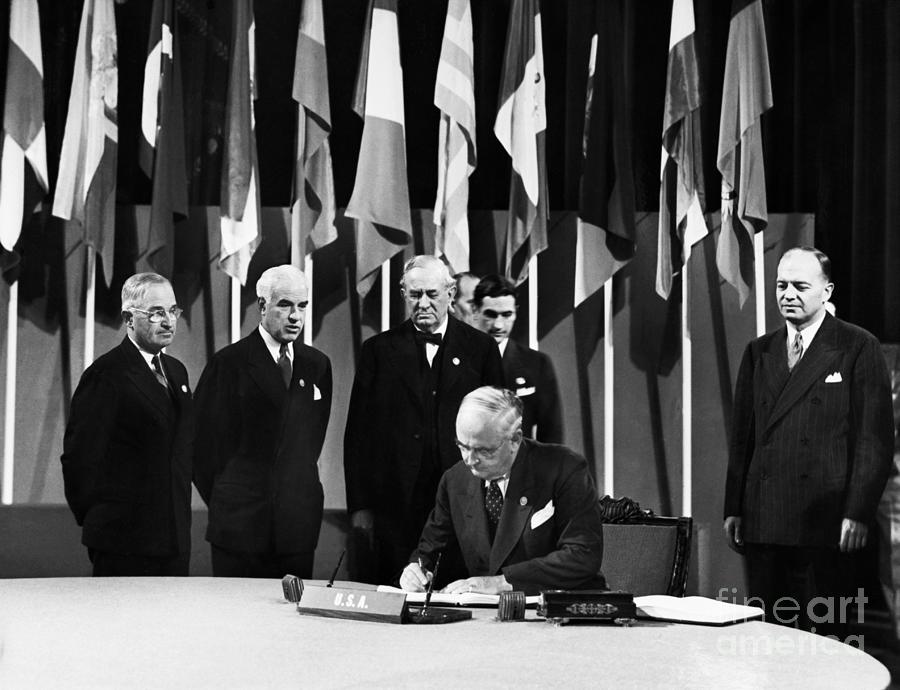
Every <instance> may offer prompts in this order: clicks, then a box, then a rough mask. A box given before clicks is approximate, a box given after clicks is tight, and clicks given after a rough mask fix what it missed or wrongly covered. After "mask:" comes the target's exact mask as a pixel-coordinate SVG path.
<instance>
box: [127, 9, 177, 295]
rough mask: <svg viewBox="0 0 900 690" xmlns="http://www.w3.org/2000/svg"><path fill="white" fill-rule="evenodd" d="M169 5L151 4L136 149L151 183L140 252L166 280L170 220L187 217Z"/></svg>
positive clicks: (170, 271) (169, 270) (170, 250)
mask: <svg viewBox="0 0 900 690" xmlns="http://www.w3.org/2000/svg"><path fill="white" fill-rule="evenodd" d="M172 2H173V0H153V10H152V15H151V19H150V41H149V45H148V47H147V61H146V63H145V65H144V93H143V102H142V108H141V138H140V142H139V149H138V154H139V160H140V165H141V169H142V170H143V171H144V173H145V174H146V175H147V177H149V178H150V179H151V180H153V198H152V201H151V206H150V232H149V234H148V236H147V244H146V245H145V246H144V247H143V248H142V253H146V254H147V258H148V260H149V262H150V265H151V266H153V268H154V269H155V270H156V271H157V272H159V273H161V274H162V275H164V276H167V277H169V278H172V275H173V272H174V247H175V224H174V217H175V216H179V217H181V218H185V217H187V214H188V200H187V170H186V167H185V156H184V150H185V140H184V109H183V107H182V96H181V63H180V60H179V59H178V52H179V51H178V31H177V16H176V13H175V12H174V10H173V7H172Z"/></svg>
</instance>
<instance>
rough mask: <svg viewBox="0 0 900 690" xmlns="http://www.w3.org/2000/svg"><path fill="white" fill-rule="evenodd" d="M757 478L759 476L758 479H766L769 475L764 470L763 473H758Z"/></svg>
mask: <svg viewBox="0 0 900 690" xmlns="http://www.w3.org/2000/svg"><path fill="white" fill-rule="evenodd" d="M759 478H760V479H768V478H769V475H768V474H766V473H765V472H763V473H761V474H760V475H759Z"/></svg>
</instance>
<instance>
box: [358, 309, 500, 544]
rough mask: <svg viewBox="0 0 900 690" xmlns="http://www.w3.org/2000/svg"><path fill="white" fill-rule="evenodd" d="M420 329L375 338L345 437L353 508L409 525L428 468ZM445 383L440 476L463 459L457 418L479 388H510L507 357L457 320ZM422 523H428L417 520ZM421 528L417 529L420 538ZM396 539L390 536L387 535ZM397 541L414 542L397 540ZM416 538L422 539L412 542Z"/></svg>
mask: <svg viewBox="0 0 900 690" xmlns="http://www.w3.org/2000/svg"><path fill="white" fill-rule="evenodd" d="M413 331H414V326H413V325H412V322H411V321H409V320H407V321H405V322H404V323H402V324H401V325H399V326H397V327H395V328H392V329H391V330H389V331H385V332H384V333H380V334H378V335H375V336H373V337H371V338H369V339H368V340H367V341H366V342H365V343H364V344H363V347H362V353H361V355H360V361H359V365H358V367H357V370H356V378H355V379H354V381H353V390H352V393H351V395H350V406H349V409H348V412H347V427H346V431H345V434H344V475H345V478H346V484H347V509H348V510H349V511H350V512H354V511H357V510H362V509H368V510H373V511H374V512H375V513H376V515H380V516H382V517H387V518H389V519H388V520H383V521H382V522H393V523H395V524H401V523H403V522H404V521H405V520H406V519H407V518H408V517H409V516H408V514H407V513H408V507H409V505H410V503H411V501H412V494H413V488H414V485H415V482H416V478H417V476H418V473H419V469H420V466H421V463H422V457H423V451H424V443H425V437H426V425H428V424H432V423H433V422H432V420H429V419H427V415H426V413H425V407H424V403H423V400H422V396H423V392H424V390H425V388H424V384H423V381H422V376H421V370H420V368H419V367H420V364H419V351H418V346H417V345H416V343H415V340H414V338H413ZM439 358H440V363H439V364H440V367H441V374H440V385H439V387H438V389H437V394H436V395H435V396H434V403H435V406H436V412H435V418H436V428H435V431H436V435H437V450H438V454H439V462H440V470H439V473H438V474H440V472H442V471H443V470H445V469H447V468H449V467H451V466H453V465H454V464H455V463H456V462H457V461H459V459H460V455H459V451H458V450H457V448H456V444H455V441H456V412H457V410H458V409H459V403H460V402H461V401H462V399H463V397H465V395H466V394H467V393H469V392H471V391H473V390H474V389H476V388H478V387H479V386H485V385H496V386H501V385H503V374H502V371H501V366H500V352H499V350H498V349H497V344H496V343H495V342H494V340H493V338H491V337H490V336H489V335H487V334H485V333H482V332H481V331H478V330H476V329H474V328H472V327H471V326H468V325H466V324H464V323H462V322H461V321H459V320H457V319H454V318H450V319H449V320H448V324H447V333H446V335H445V337H444V340H443V342H442V344H441V348H440V350H438V353H437V355H436V356H435V363H438V359H439ZM417 519H418V520H421V518H417ZM418 530H419V527H418V526H416V527H415V528H414V531H415V532H418ZM385 536H386V537H387V538H388V539H389V540H391V536H392V535H391V534H390V533H388V534H386V535H385ZM393 537H394V541H395V542H396V543H404V542H407V541H408V540H407V539H406V538H400V537H399V535H396V534H394V535H393ZM413 540H415V537H413Z"/></svg>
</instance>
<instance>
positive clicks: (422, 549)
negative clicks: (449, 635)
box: [400, 386, 603, 594]
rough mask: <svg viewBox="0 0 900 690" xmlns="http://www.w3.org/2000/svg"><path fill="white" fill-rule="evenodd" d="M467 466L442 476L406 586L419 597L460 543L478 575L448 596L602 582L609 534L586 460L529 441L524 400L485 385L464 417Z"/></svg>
mask: <svg viewBox="0 0 900 690" xmlns="http://www.w3.org/2000/svg"><path fill="white" fill-rule="evenodd" d="M456 443H457V445H458V446H459V450H460V453H461V454H462V458H463V459H462V462H458V463H457V464H456V465H454V466H453V467H451V468H450V469H449V470H447V471H446V472H445V473H444V475H443V477H441V481H440V484H439V486H438V491H437V499H436V503H435V507H434V510H433V511H432V513H431V515H430V516H429V518H428V522H427V523H426V524H425V528H424V529H423V530H422V536H421V537H420V539H419V545H418V548H417V549H416V551H415V552H414V553H413V555H412V558H411V560H412V562H411V563H410V564H409V565H407V566H406V568H405V569H404V570H403V574H402V575H401V577H400V586H401V587H402V588H403V589H405V590H407V591H412V592H421V591H423V590H424V589H425V588H426V587H427V585H428V582H429V580H430V579H431V576H432V574H431V570H432V569H433V567H434V563H435V561H436V559H437V556H438V554H439V553H440V552H442V551H443V550H444V549H445V548H447V547H448V546H449V545H451V544H453V543H454V542H456V543H458V544H459V547H460V550H461V552H462V555H463V559H464V561H465V566H466V569H467V571H468V574H469V575H470V577H469V578H467V579H464V580H456V581H454V582H451V583H450V584H448V585H447V586H446V587H445V588H444V589H443V591H444V592H446V593H450V594H456V593H461V592H480V593H482V594H498V593H500V592H504V591H510V590H520V591H524V592H525V593H526V594H537V593H538V592H539V591H540V590H542V589H584V588H596V587H602V586H603V578H602V575H600V562H601V560H602V557H603V528H602V525H601V522H600V513H599V510H598V506H597V491H596V489H595V488H594V481H593V479H591V475H590V473H589V472H588V468H587V463H586V462H585V460H584V458H582V457H580V456H579V455H577V454H575V453H573V452H572V451H570V450H569V449H568V448H565V447H563V446H558V445H550V444H542V443H537V442H535V441H532V440H530V439H526V438H523V437H522V403H521V401H520V400H519V399H518V398H517V397H516V396H515V395H514V394H513V393H512V392H511V391H508V390H503V389H501V388H494V387H491V386H485V387H482V388H478V389H476V390H474V391H472V392H471V393H469V394H468V395H467V396H466V397H465V398H463V401H462V403H461V404H460V408H459V412H458V414H457V416H456Z"/></svg>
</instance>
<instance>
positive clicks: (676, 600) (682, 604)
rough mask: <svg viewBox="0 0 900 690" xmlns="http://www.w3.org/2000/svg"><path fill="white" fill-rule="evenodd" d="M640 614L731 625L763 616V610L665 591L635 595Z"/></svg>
mask: <svg viewBox="0 0 900 690" xmlns="http://www.w3.org/2000/svg"><path fill="white" fill-rule="evenodd" d="M634 603H635V606H637V616H638V618H653V619H655V620H663V621H675V622H677V623H702V624H705V625H728V624H729V623H740V622H741V621H746V620H751V619H754V618H762V616H763V610H762V609H761V608H757V607H756V606H744V605H742V604H731V603H729V602H727V601H720V600H718V599H709V598H707V597H670V596H668V595H665V594H649V595H647V596H643V597H635V598H634Z"/></svg>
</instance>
